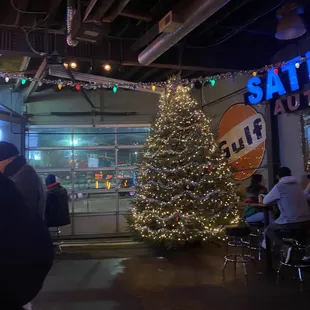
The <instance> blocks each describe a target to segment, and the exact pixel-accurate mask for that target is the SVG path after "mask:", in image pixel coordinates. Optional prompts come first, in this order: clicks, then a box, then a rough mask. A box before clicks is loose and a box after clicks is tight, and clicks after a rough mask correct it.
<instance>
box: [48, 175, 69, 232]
mask: <svg viewBox="0 0 310 310" xmlns="http://www.w3.org/2000/svg"><path fill="white" fill-rule="evenodd" d="M45 184H46V187H47V197H46V209H45V222H46V225H47V226H48V227H61V226H66V225H69V224H70V223H71V220H70V213H69V203H68V202H69V196H68V192H67V190H66V189H65V188H64V187H62V186H61V185H60V183H59V182H57V181H56V176H55V175H53V174H50V175H48V176H47V178H46V179H45Z"/></svg>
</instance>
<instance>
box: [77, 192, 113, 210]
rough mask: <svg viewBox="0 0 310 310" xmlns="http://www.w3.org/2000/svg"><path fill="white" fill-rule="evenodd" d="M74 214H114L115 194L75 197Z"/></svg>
mask: <svg viewBox="0 0 310 310" xmlns="http://www.w3.org/2000/svg"><path fill="white" fill-rule="evenodd" d="M75 199H76V200H75V201H74V212H76V213H81V212H116V193H98V194H83V195H76V197H75Z"/></svg>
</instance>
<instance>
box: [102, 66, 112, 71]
mask: <svg viewBox="0 0 310 310" xmlns="http://www.w3.org/2000/svg"><path fill="white" fill-rule="evenodd" d="M103 69H104V70H105V71H108V72H109V71H111V69H112V67H111V65H110V64H105V65H104V66H103Z"/></svg>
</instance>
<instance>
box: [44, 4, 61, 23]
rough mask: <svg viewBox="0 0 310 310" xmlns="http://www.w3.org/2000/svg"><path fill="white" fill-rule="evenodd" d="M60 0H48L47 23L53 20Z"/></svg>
mask: <svg viewBox="0 0 310 310" xmlns="http://www.w3.org/2000/svg"><path fill="white" fill-rule="evenodd" d="M61 2H62V0H51V1H49V8H48V15H47V18H46V22H47V23H49V22H51V21H53V20H54V18H55V15H56V13H57V9H58V8H59V6H60V4H61Z"/></svg>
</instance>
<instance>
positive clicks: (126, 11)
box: [102, 8, 153, 23]
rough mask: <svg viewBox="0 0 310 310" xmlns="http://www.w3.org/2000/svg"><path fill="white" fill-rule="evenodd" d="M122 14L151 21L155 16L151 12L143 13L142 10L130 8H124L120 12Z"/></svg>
mask: <svg viewBox="0 0 310 310" xmlns="http://www.w3.org/2000/svg"><path fill="white" fill-rule="evenodd" d="M119 15H120V16H125V17H129V18H133V19H138V20H142V21H144V22H147V23H149V22H151V21H152V19H153V17H152V15H151V14H149V13H142V12H138V11H133V10H129V9H126V8H125V9H123V11H122V12H120V13H119ZM102 21H103V22H104V21H105V20H104V18H103V20H102Z"/></svg>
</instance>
